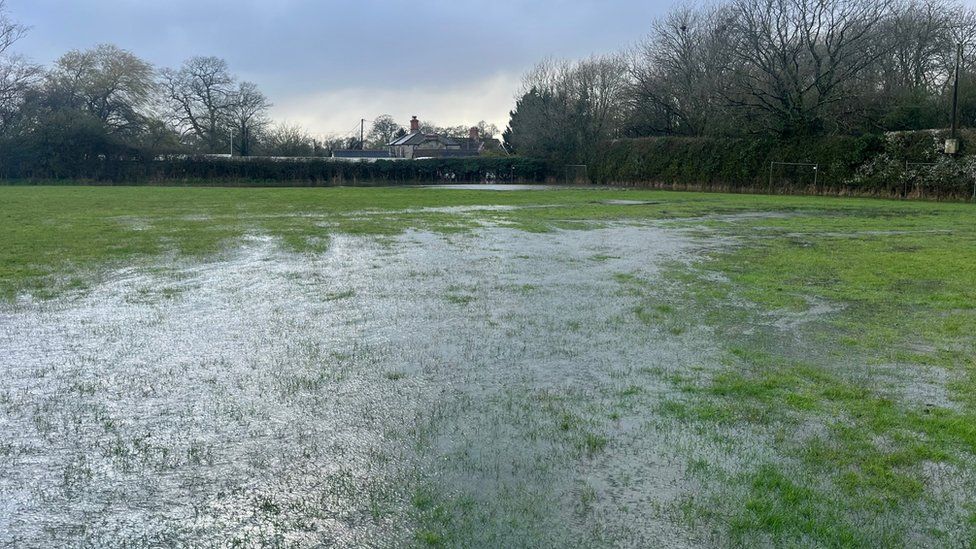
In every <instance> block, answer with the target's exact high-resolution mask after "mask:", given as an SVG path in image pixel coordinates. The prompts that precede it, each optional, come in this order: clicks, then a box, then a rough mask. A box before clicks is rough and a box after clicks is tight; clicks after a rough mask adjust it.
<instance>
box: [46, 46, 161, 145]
mask: <svg viewBox="0 0 976 549" xmlns="http://www.w3.org/2000/svg"><path fill="white" fill-rule="evenodd" d="M48 80H49V85H50V86H51V87H52V88H53V89H54V90H55V91H56V92H57V93H59V94H61V95H62V97H64V98H65V100H66V101H67V102H68V103H69V104H74V105H76V106H78V107H80V108H82V109H83V110H85V111H86V112H88V113H89V114H90V115H92V116H93V117H95V118H96V119H98V120H99V121H100V122H101V123H102V124H104V125H105V126H106V127H107V128H108V129H109V131H111V132H121V131H135V130H138V129H140V128H142V127H143V126H144V124H143V122H144V120H145V116H144V115H145V113H146V110H147V107H148V105H149V103H150V99H151V97H152V95H153V93H154V91H155V71H154V69H153V67H152V65H150V64H149V63H147V62H146V61H143V60H142V59H139V58H138V57H136V56H135V55H133V54H132V53H131V52H129V51H126V50H123V49H121V48H118V47H116V46H113V45H110V44H102V45H100V46H97V47H95V48H93V49H90V50H85V51H78V50H74V51H70V52H68V53H66V54H64V55H63V56H61V58H60V59H58V60H57V61H56V62H55V65H54V68H53V69H52V70H51V72H50V74H49V76H48Z"/></svg>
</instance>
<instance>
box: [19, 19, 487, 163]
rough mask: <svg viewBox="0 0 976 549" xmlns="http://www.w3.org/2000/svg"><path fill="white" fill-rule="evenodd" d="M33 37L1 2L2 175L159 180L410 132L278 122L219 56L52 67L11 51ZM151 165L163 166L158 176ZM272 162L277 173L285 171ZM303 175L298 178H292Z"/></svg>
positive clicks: (71, 57) (391, 126)
mask: <svg viewBox="0 0 976 549" xmlns="http://www.w3.org/2000/svg"><path fill="white" fill-rule="evenodd" d="M27 31H28V29H27V28H26V27H25V26H23V25H21V24H18V23H17V22H16V21H14V20H12V19H11V18H10V17H9V16H8V15H7V12H6V10H5V1H4V0H0V175H2V174H7V176H10V177H20V176H25V174H28V175H29V176H30V177H35V178H71V177H79V178H85V179H97V178H98V177H115V176H117V175H118V174H122V173H129V172H131V173H133V174H135V175H138V176H140V177H143V178H146V177H149V178H151V177H156V176H157V175H158V174H160V173H164V172H170V171H173V170H175V171H176V172H179V171H180V170H181V169H188V170H190V171H193V170H197V168H196V166H200V165H202V164H201V163H200V162H198V161H196V160H192V159H191V157H201V156H204V155H224V156H227V155H232V156H243V157H252V156H264V157H327V156H330V155H331V152H332V151H333V150H334V149H360V148H368V147H370V146H373V147H382V146H383V145H385V144H386V143H387V142H388V141H390V140H391V139H392V138H393V137H395V136H398V135H403V134H405V129H404V128H403V127H402V126H401V125H400V124H399V123H398V122H397V121H395V120H394V119H393V118H392V117H390V116H388V115H383V116H380V117H378V118H377V119H376V120H375V121H373V122H372V124H371V125H370V126H369V127H368V128H367V129H368V131H369V133H368V134H367V136H366V139H365V142H361V141H360V139H359V137H360V136H359V131H358V127H357V131H356V132H355V136H352V135H348V136H333V137H322V138H315V137H313V136H312V135H311V134H310V133H309V132H308V131H307V130H305V129H304V128H302V127H301V126H299V125H294V124H286V123H275V122H274V121H273V120H272V119H271V118H270V116H269V109H270V108H271V107H272V104H271V101H270V100H269V99H268V98H267V97H266V96H265V94H264V93H263V92H262V91H261V90H260V89H259V88H258V86H257V85H256V84H254V83H253V82H247V81H242V80H240V79H239V78H237V77H236V76H235V75H234V74H233V72H232V71H231V69H230V67H229V66H228V64H227V62H226V61H224V60H223V59H220V58H217V57H205V56H200V57H192V58H190V59H187V60H186V61H185V62H184V63H183V64H182V65H181V66H179V67H173V68H159V67H154V66H153V65H152V64H150V63H149V62H147V61H145V60H143V59H141V58H139V57H138V56H136V55H135V54H133V53H132V52H130V51H127V50H125V49H122V48H119V47H117V46H114V45H109V44H104V45H100V46H97V47H94V48H91V49H88V50H78V51H70V52H68V53H66V54H64V55H63V56H61V57H60V58H59V59H57V60H56V61H55V62H54V63H53V65H52V66H50V67H44V66H41V65H38V64H37V63H34V62H33V61H31V60H29V59H27V58H25V57H23V56H21V55H17V54H16V53H15V52H14V49H15V44H16V43H17V41H18V40H19V39H21V38H22V37H23V36H24V35H25V34H26V33H27ZM478 127H479V128H480V129H481V132H482V135H483V136H485V137H492V136H494V135H495V134H497V133H498V130H497V128H495V127H494V126H493V125H491V124H487V123H485V122H481V123H479V125H478ZM425 129H427V130H429V131H434V130H437V131H442V132H444V133H448V134H452V135H454V134H456V135H459V136H464V137H466V136H467V135H468V133H467V132H468V127H466V126H465V127H457V128H438V127H436V126H433V125H431V124H429V123H428V124H426V125H425ZM173 159H176V160H175V161H174V160H173ZM180 159H186V161H181V160H180ZM150 161H162V162H164V165H163V166H161V167H160V168H159V169H150V168H149V167H147V166H146V163H147V162H150ZM174 166H183V167H186V166H194V167H193V168H179V169H177V168H174ZM268 166H272V167H273V168H274V169H269V173H270V172H275V173H277V172H279V171H280V169H281V168H282V166H284V164H281V163H277V164H269V165H268ZM235 169H238V167H235V166H233V165H228V167H227V169H226V171H228V172H229V171H233V170H235ZM248 169H252V168H248ZM334 169H335V170H338V168H331V167H330V168H324V167H322V168H321V169H320V171H319V172H316V173H315V174H311V177H313V178H325V179H328V178H331V177H332V176H331V175H329V174H328V173H326V172H328V171H329V170H334ZM322 170H325V171H322ZM364 170H366V171H369V169H365V168H364ZM340 171H341V170H340ZM330 173H331V172H330ZM189 176H191V177H196V176H197V175H196V174H195V172H194V173H193V174H190V175H189ZM305 176H306V174H305V172H303V171H300V173H296V174H295V176H294V178H295V179H303V178H305ZM270 177H272V178H277V177H278V175H272V176H270ZM340 177H342V176H340Z"/></svg>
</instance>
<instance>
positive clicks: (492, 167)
mask: <svg viewBox="0 0 976 549" xmlns="http://www.w3.org/2000/svg"><path fill="white" fill-rule="evenodd" d="M5 160H6V161H5ZM549 175H550V174H549V169H548V167H547V165H546V163H545V162H542V161H539V160H533V159H528V158H519V157H477V158H445V159H429V160H414V161H391V160H380V161H377V162H374V163H368V162H337V161H331V160H329V159H325V158H323V159H269V158H246V159H240V158H235V159H233V160H231V159H221V158H209V157H191V158H180V159H169V160H153V161H143V160H135V159H120V158H104V157H103V158H99V159H94V160H86V161H84V162H77V163H72V164H70V165H64V166H60V167H59V169H50V168H49V167H48V166H44V167H38V166H37V165H35V164H33V163H30V164H29V163H20V162H16V161H15V160H12V159H4V157H3V155H2V154H0V177H2V178H4V179H8V180H20V181H25V180H26V181H30V180H43V181H52V180H55V181H56V180H66V181H67V180H74V181H86V182H93V183H99V182H101V183H109V184H110V183H124V184H146V183H150V184H151V183H154V182H158V183H173V182H184V183H188V184H199V183H203V184H214V185H222V184H234V183H235V182H236V183H242V184H249V183H250V184H254V183H260V184H269V185H275V184H281V185H309V186H319V185H321V186H326V185H356V184H411V183H430V182H435V183H449V182H460V183H472V182H477V183H480V182H491V181H498V182H526V181H528V182H539V181H545V180H547V179H549Z"/></svg>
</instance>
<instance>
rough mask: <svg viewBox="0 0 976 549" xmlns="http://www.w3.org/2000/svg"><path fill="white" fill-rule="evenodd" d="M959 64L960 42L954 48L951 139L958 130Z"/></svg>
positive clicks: (960, 60)
mask: <svg viewBox="0 0 976 549" xmlns="http://www.w3.org/2000/svg"><path fill="white" fill-rule="evenodd" d="M961 64H962V42H959V46H958V47H957V48H956V80H955V82H953V84H952V139H955V138H956V133H957V130H958V128H959V123H958V111H959V66H960V65H961Z"/></svg>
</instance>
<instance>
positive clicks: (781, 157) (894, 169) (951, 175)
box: [590, 132, 976, 198]
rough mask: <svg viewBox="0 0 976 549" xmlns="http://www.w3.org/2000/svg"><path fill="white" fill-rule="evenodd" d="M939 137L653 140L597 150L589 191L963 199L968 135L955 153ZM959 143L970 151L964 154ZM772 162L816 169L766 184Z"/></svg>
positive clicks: (971, 138) (969, 159)
mask: <svg viewBox="0 0 976 549" xmlns="http://www.w3.org/2000/svg"><path fill="white" fill-rule="evenodd" d="M945 137H946V134H945V132H901V133H890V134H885V135H862V136H824V137H814V138H806V139H792V140H770V139H745V138H735V139H733V138H707V137H703V138H682V137H660V138H645V139H629V140H617V141H612V142H608V143H606V144H604V145H603V146H602V147H601V148H600V151H599V154H598V155H597V161H596V163H595V164H594V165H593V166H591V167H590V176H591V177H592V178H593V180H594V182H595V183H600V184H617V185H632V186H647V187H658V188H680V189H701V190H721V191H731V192H752V191H761V192H774V193H816V194H846V195H869V196H905V197H920V198H966V197H969V196H970V195H971V194H972V189H973V182H974V180H973V176H972V175H971V174H976V170H974V169H973V167H974V160H976V156H971V153H972V152H976V151H971V150H969V149H972V148H974V147H972V146H971V145H972V144H976V133H974V132H963V133H962V134H961V137H962V142H963V150H962V153H961V154H960V155H957V156H954V157H949V156H946V155H945V154H943V153H942V152H941V149H942V145H943V142H944V139H945ZM967 143H969V144H970V146H969V147H967V146H966V145H967ZM772 162H794V163H810V164H816V165H818V174H817V178H816V183H815V184H814V181H813V180H812V178H809V177H807V178H797V177H779V176H778V174H774V177H773V178H772V182H771V181H770V180H771V177H770V165H771V163H772Z"/></svg>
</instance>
